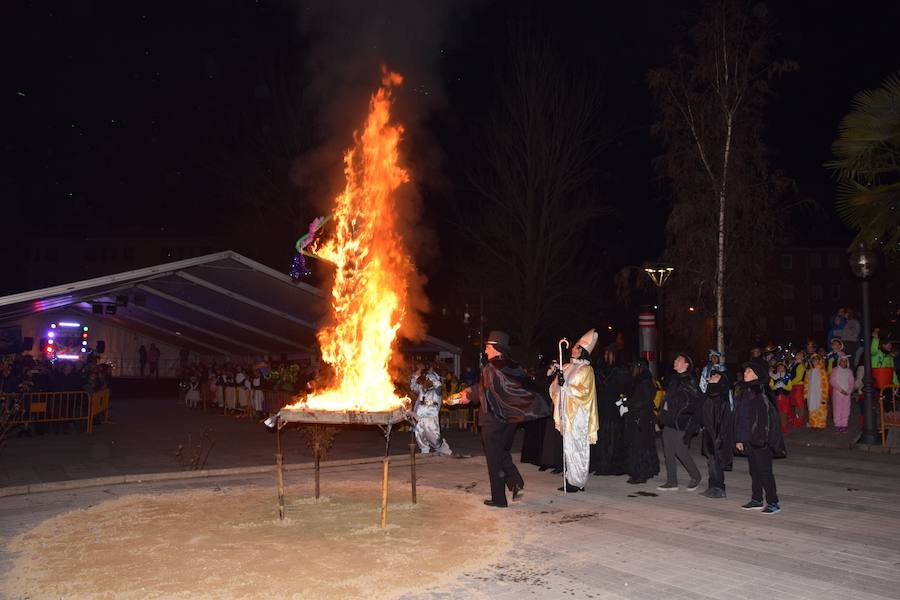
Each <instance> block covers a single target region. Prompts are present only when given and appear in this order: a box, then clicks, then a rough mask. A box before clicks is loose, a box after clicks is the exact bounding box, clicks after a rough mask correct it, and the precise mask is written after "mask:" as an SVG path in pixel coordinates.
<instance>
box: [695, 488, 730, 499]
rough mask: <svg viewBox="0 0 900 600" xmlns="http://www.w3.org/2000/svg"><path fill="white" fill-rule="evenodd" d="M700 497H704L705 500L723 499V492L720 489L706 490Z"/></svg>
mask: <svg viewBox="0 0 900 600" xmlns="http://www.w3.org/2000/svg"><path fill="white" fill-rule="evenodd" d="M700 495H701V496H706V497H707V498H724V497H725V490H723V489H722V488H707V489H706V491H704V492H702V493H701V494H700Z"/></svg>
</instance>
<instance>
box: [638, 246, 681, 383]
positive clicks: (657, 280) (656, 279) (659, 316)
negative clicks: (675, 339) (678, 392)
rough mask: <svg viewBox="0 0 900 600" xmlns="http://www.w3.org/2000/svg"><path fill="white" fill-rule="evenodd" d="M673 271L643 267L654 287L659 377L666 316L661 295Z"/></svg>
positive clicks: (655, 267) (673, 268)
mask: <svg viewBox="0 0 900 600" xmlns="http://www.w3.org/2000/svg"><path fill="white" fill-rule="evenodd" d="M674 271H675V267H670V266H669V265H665V264H661V263H660V264H655V265H649V266H646V267H644V273H646V274H647V276H648V277H650V280H651V281H653V285H655V286H656V298H657V300H656V304H657V309H656V326H657V328H658V330H659V332H658V335H657V338H656V345H657V352H659V357H658V361H659V362H658V363H657V364H658V365H659V367H658V369H659V375H660V376H662V375H663V373H665V372H666V368H665V359H666V357H665V337H666V325H665V314H666V306H665V304H664V301H665V296H664V294H663V287H664V286H665V285H666V282H668V281H669V278H670V277H671V276H672V273H673V272H674Z"/></svg>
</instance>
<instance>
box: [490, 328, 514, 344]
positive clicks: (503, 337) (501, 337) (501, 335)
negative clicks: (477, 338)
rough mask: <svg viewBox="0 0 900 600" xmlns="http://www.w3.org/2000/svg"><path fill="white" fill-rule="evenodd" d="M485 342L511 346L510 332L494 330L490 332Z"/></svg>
mask: <svg viewBox="0 0 900 600" xmlns="http://www.w3.org/2000/svg"><path fill="white" fill-rule="evenodd" d="M484 343H485V344H492V345H496V346H509V334H508V333H506V332H505V331H498V330H494V331H492V332H490V333H489V334H488V336H487V339H486V340H485V341H484Z"/></svg>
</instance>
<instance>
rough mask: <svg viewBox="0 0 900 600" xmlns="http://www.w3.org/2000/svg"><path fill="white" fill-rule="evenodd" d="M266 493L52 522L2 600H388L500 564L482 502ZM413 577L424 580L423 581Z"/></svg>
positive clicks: (369, 492) (494, 515)
mask: <svg viewBox="0 0 900 600" xmlns="http://www.w3.org/2000/svg"><path fill="white" fill-rule="evenodd" d="M324 492H327V495H324V496H323V497H322V498H320V499H319V501H318V502H316V501H315V500H314V499H313V498H311V497H310V495H309V486H308V485H303V486H295V487H288V489H287V494H286V498H287V513H286V514H287V517H286V519H285V521H283V522H279V521H278V520H277V508H276V499H275V487H274V485H272V486H269V487H262V486H248V487H230V488H226V487H223V488H215V489H212V490H203V491H186V492H177V493H166V494H157V495H148V494H135V495H129V496H125V497H122V498H118V499H113V500H109V501H106V502H102V503H99V504H95V505H93V506H90V507H88V508H85V509H78V510H72V511H70V512H67V513H64V514H61V515H58V516H56V517H53V518H50V519H48V520H46V521H44V522H43V523H41V524H40V525H38V526H36V527H34V528H33V529H31V530H30V531H27V532H25V533H23V534H21V535H18V536H16V537H15V538H13V539H12V540H11V541H10V542H9V544H8V546H7V551H8V552H10V553H11V554H12V555H13V556H14V557H15V558H14V560H13V562H12V567H11V569H10V571H9V572H8V576H7V577H6V578H5V580H4V581H3V582H2V583H0V596H2V597H3V598H34V599H38V598H54V599H59V598H116V599H119V598H357V597H360V598H362V597H365V598H390V597H395V596H398V595H401V594H404V593H410V592H416V591H424V590H427V589H428V588H430V587H432V586H434V585H437V584H439V583H441V582H445V581H448V580H449V579H452V578H455V577H457V576H458V575H459V574H460V573H462V572H463V571H468V570H472V569H478V568H482V567H484V566H486V565H488V564H490V563H491V562H493V561H496V560H497V559H498V558H499V557H500V556H502V554H503V553H504V552H505V551H506V550H507V549H508V548H509V547H510V540H509V538H508V535H507V534H506V531H508V530H509V527H506V526H505V525H504V520H505V519H509V518H511V516H510V515H508V514H507V513H506V512H505V511H497V510H486V509H485V508H484V507H483V506H481V497H480V496H479V495H474V494H466V493H463V492H459V491H451V490H443V489H438V488H433V487H422V486H420V488H419V502H418V504H415V505H413V504H412V503H410V502H409V489H408V487H404V486H400V485H397V486H392V487H391V499H392V500H391V503H390V506H389V509H388V527H387V528H386V529H384V530H382V529H381V528H380V527H379V526H378V525H379V515H380V498H381V489H380V485H378V484H377V483H374V482H373V483H368V482H342V483H332V482H329V484H328V486H327V489H325V490H324ZM420 578H423V579H421V580H420Z"/></svg>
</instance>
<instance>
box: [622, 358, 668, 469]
mask: <svg viewBox="0 0 900 600" xmlns="http://www.w3.org/2000/svg"><path fill="white" fill-rule="evenodd" d="M631 377H632V382H633V384H632V388H631V392H630V393H629V394H628V397H627V399H626V400H625V402H623V403H622V404H623V406H622V409H621V410H622V416H623V417H624V419H625V452H626V456H627V457H628V462H627V469H628V483H631V484H638V483H646V482H647V480H648V479H650V478H651V477H656V476H657V475H659V454H657V452H656V427H655V425H656V415H655V414H654V412H653V398H654V397H655V396H656V385H655V384H654V382H653V374H652V373H651V372H650V364H649V363H648V362H647V359H646V358H639V359H637V360H636V361H635V363H634V365H633V366H632V370H631Z"/></svg>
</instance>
